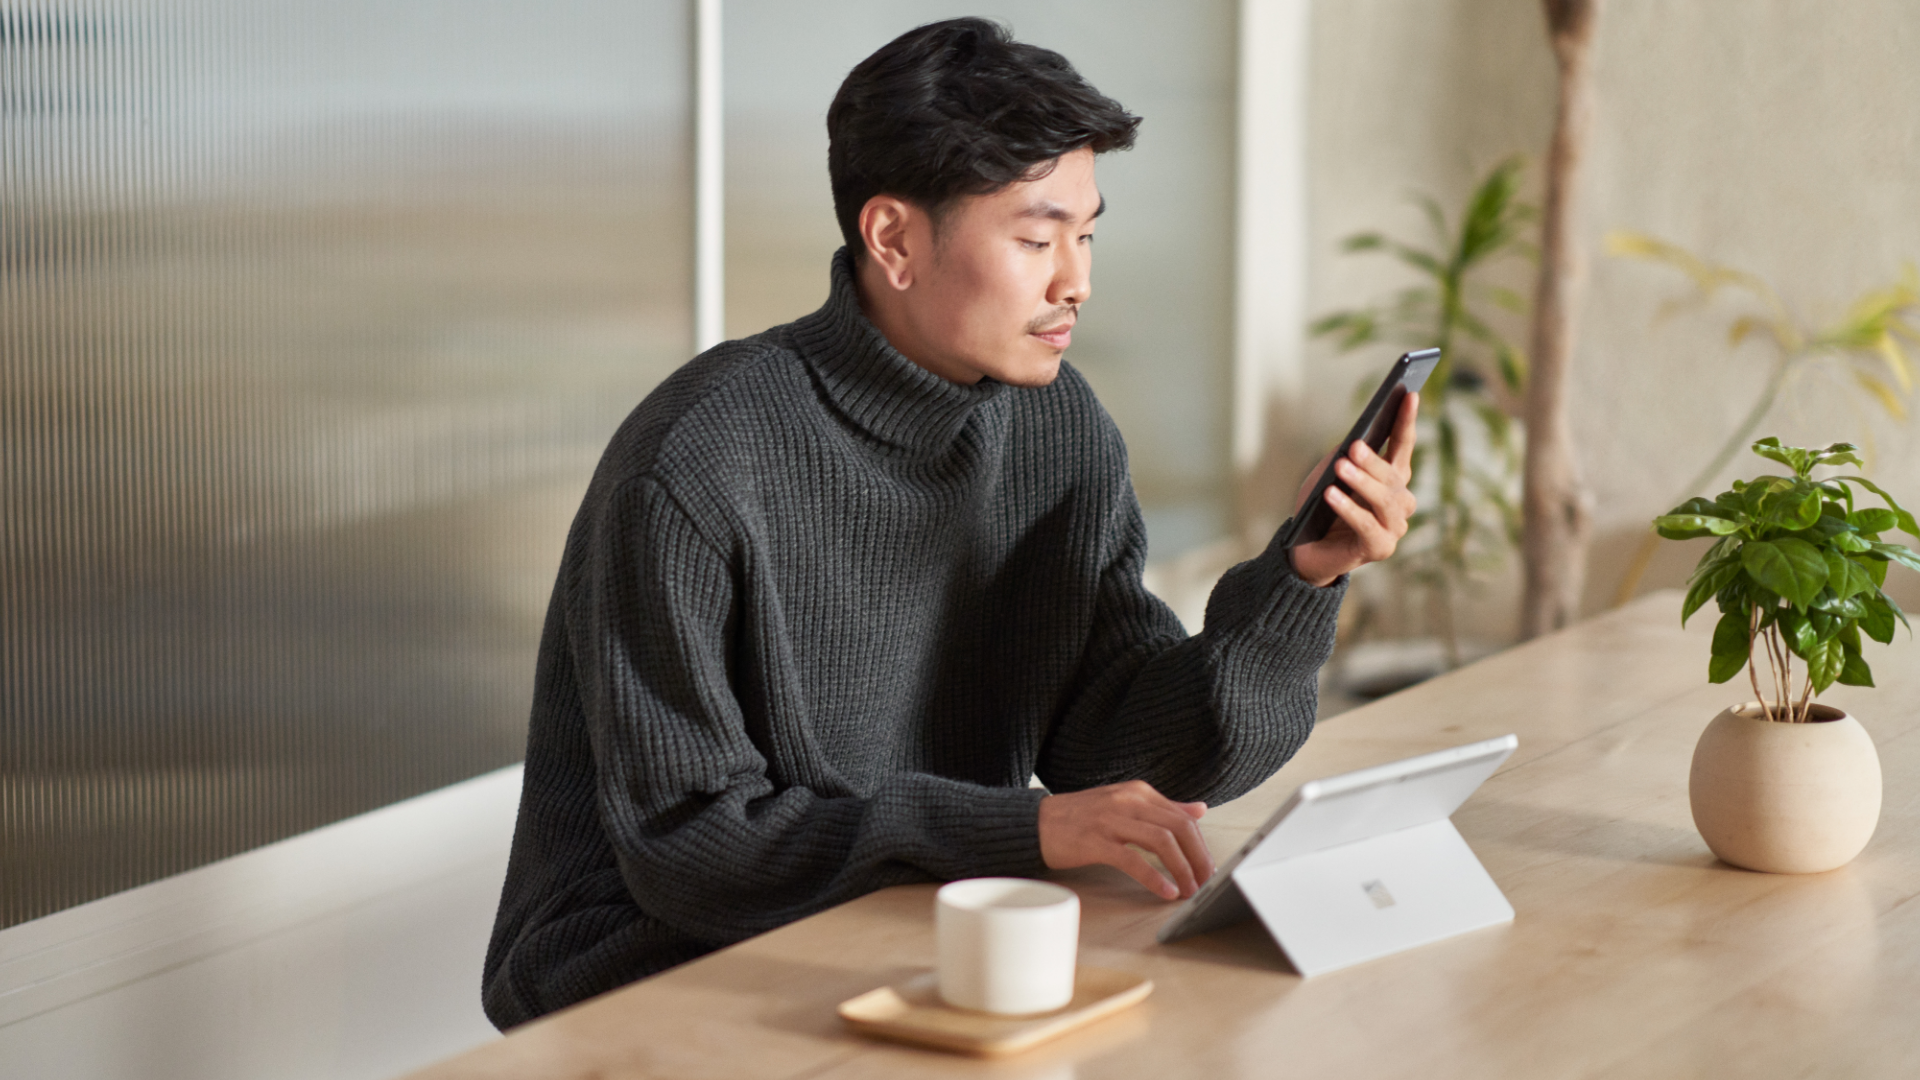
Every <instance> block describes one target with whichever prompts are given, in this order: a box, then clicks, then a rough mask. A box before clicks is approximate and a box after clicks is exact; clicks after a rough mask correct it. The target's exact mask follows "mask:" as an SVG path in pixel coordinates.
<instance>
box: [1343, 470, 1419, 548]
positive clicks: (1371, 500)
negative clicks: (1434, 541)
mask: <svg viewBox="0 0 1920 1080" xmlns="http://www.w3.org/2000/svg"><path fill="white" fill-rule="evenodd" d="M1374 462H1375V467H1376V468H1378V469H1382V470H1386V469H1390V468H1391V466H1389V465H1387V463H1386V462H1384V461H1381V460H1380V459H1379V458H1375V459H1374ZM1339 475H1340V479H1341V480H1343V481H1345V482H1346V484H1347V486H1348V487H1350V488H1353V489H1354V490H1353V494H1354V495H1356V496H1358V497H1359V499H1360V500H1361V501H1362V502H1364V503H1366V504H1367V506H1368V507H1369V508H1371V509H1372V510H1373V514H1374V517H1375V518H1377V519H1378V520H1379V521H1380V523H1381V524H1382V525H1384V526H1385V527H1386V529H1387V531H1388V532H1391V533H1393V534H1394V535H1395V536H1404V535H1405V534H1406V531H1407V530H1406V516H1407V508H1406V503H1407V500H1406V493H1407V489H1406V488H1405V487H1404V486H1402V485H1401V484H1400V483H1399V477H1397V476H1394V475H1392V474H1391V473H1389V474H1388V476H1386V477H1382V476H1379V475H1378V474H1377V473H1375V472H1373V471H1369V470H1366V469H1362V468H1360V467H1359V466H1356V465H1355V464H1353V463H1352V462H1350V461H1343V462H1341V463H1340V468H1339Z"/></svg>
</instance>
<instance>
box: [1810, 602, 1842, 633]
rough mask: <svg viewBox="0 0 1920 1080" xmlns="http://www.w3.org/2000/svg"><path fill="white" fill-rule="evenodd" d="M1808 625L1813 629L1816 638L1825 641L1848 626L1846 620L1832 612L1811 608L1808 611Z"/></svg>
mask: <svg viewBox="0 0 1920 1080" xmlns="http://www.w3.org/2000/svg"><path fill="white" fill-rule="evenodd" d="M1807 624H1808V625H1810V626H1812V627H1813V634H1814V636H1815V637H1817V638H1819V639H1820V640H1822V641H1825V640H1826V639H1827V638H1830V637H1832V636H1834V635H1835V634H1836V633H1839V632H1840V629H1841V627H1843V626H1845V625H1846V620H1844V619H1842V618H1841V617H1840V616H1838V615H1835V614H1834V613H1833V612H1831V611H1821V610H1820V609H1819V608H1811V607H1810V608H1808V609H1807Z"/></svg>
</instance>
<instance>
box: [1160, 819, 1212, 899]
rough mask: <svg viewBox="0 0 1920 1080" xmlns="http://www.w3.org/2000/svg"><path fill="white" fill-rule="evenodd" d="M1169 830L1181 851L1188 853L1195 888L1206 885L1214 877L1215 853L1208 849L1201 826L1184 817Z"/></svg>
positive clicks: (1188, 863) (1188, 862)
mask: <svg viewBox="0 0 1920 1080" xmlns="http://www.w3.org/2000/svg"><path fill="white" fill-rule="evenodd" d="M1176 826H1177V827H1175V828H1173V829H1171V830H1169V831H1170V832H1172V833H1173V838H1174V839H1175V840H1177V841H1179V843H1180V850H1181V851H1183V852H1185V853H1186V856H1187V865H1189V866H1191V867H1193V880H1194V884H1195V886H1196V887H1197V886H1200V885H1205V884H1206V883H1207V879H1208V878H1211V877H1212V876H1213V852H1212V851H1210V850H1209V849H1208V848H1207V838H1206V837H1205V836H1202V835H1201V834H1200V826H1199V825H1196V824H1194V820H1193V819H1192V818H1189V817H1183V818H1181V819H1180V820H1179V821H1178V822H1177V823H1176Z"/></svg>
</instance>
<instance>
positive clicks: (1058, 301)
mask: <svg viewBox="0 0 1920 1080" xmlns="http://www.w3.org/2000/svg"><path fill="white" fill-rule="evenodd" d="M1058 248H1064V249H1065V250H1064V251H1061V253H1060V255H1059V257H1058V258H1057V259H1056V260H1055V262H1054V266H1053V282H1052V283H1051V284H1050V285H1049V286H1048V288H1047V301H1048V302H1049V303H1051V304H1053V305H1054V306H1055V307H1065V306H1067V305H1069V304H1072V305H1075V306H1078V305H1080V304H1084V303H1086V302H1087V299H1088V298H1089V297H1091V296H1092V295H1093V245H1092V244H1091V243H1086V242H1078V243H1071V244H1062V245H1058ZM1058 248H1057V249H1058ZM1057 249H1056V250H1057Z"/></svg>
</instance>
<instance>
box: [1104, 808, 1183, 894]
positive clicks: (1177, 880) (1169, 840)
mask: <svg viewBox="0 0 1920 1080" xmlns="http://www.w3.org/2000/svg"><path fill="white" fill-rule="evenodd" d="M1120 838H1121V839H1122V840H1125V841H1126V842H1127V843H1130V844H1135V845H1137V846H1139V847H1143V848H1145V849H1146V850H1148V851H1150V852H1152V853H1153V854H1154V857H1155V858H1157V859H1159V860H1160V865H1161V866H1164V867H1166V868H1167V873H1168V874H1170V875H1172V877H1173V883H1174V884H1175V885H1178V886H1179V887H1180V895H1181V896H1192V895H1193V893H1194V891H1195V890H1196V889H1198V888H1199V887H1200V885H1199V882H1198V881H1197V880H1196V877H1197V875H1195V874H1194V872H1193V864H1192V863H1190V862H1188V861H1187V853H1186V851H1185V850H1184V849H1183V848H1182V847H1181V846H1180V841H1178V840H1176V839H1175V838H1174V835H1173V833H1172V832H1171V831H1170V830H1168V829H1166V828H1163V827H1162V826H1160V825H1157V824H1153V823H1151V822H1146V821H1136V822H1134V827H1133V828H1132V829H1131V830H1129V831H1127V832H1125V833H1123V834H1121V837H1120Z"/></svg>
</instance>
